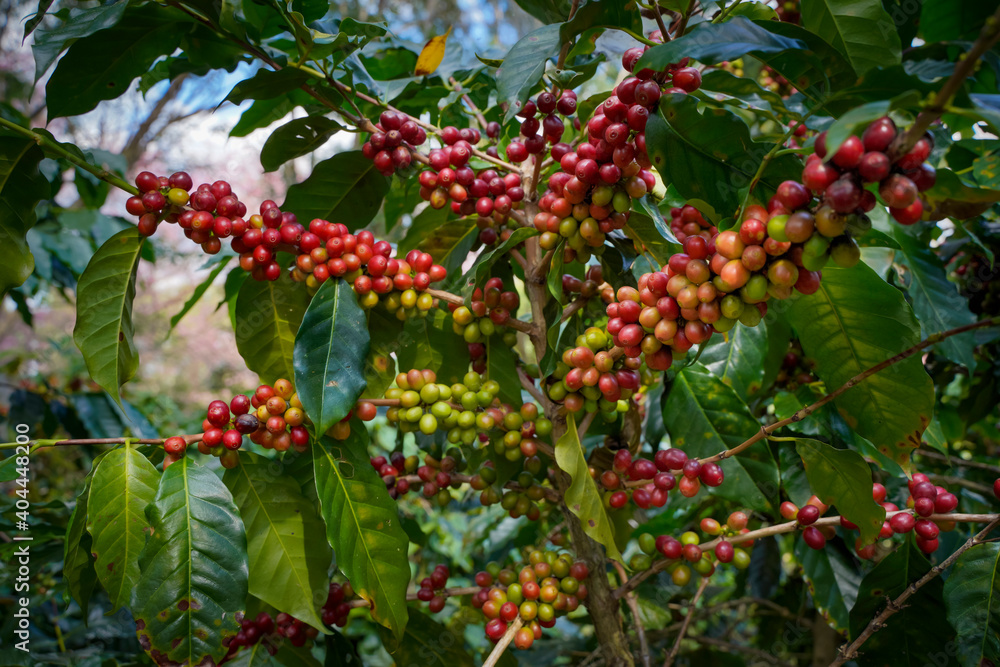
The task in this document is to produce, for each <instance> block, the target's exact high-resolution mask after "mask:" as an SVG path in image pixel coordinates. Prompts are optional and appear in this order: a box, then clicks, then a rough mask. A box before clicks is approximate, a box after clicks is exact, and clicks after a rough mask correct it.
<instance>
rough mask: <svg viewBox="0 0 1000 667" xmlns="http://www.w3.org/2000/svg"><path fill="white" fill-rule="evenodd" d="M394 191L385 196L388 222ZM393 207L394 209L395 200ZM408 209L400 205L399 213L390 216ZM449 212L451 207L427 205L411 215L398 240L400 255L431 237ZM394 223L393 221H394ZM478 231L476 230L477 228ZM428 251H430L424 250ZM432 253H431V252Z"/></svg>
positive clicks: (406, 211)
mask: <svg viewBox="0 0 1000 667" xmlns="http://www.w3.org/2000/svg"><path fill="white" fill-rule="evenodd" d="M393 194H394V191H390V193H389V194H388V195H387V196H386V199H385V204H386V222H388V218H389V217H390V215H389V204H390V202H392V201H393V200H392V197H393ZM393 204H394V209H395V202H393ZM409 212H410V211H409V210H408V209H404V208H403V207H402V206H400V207H399V213H398V214H394V215H392V216H391V217H393V218H398V217H400V216H401V215H402V214H404V213H409ZM450 214H451V209H450V208H449V207H447V206H445V207H444V208H433V207H431V206H427V207H425V208H424V210H422V211H420V213H418V214H417V215H415V216H413V220H412V222H410V226H409V227H407V229H406V236H404V237H403V240H402V241H400V242H399V253H400V254H401V255H404V256H405V255H406V253H408V252H410V251H411V250H413V249H414V248H419V247H420V246H421V245H422V244H425V243H426V242H427V241H429V240H430V239H431V237H432V236H433V235H434V234H435V232H436V231H437V230H438V229H440V228H441V227H442V226H443V225H445V224H446V221H447V220H448V217H449V215H450ZM394 224H395V223H394ZM477 231H478V230H477ZM425 252H430V251H425ZM431 254H432V255H433V253H431Z"/></svg>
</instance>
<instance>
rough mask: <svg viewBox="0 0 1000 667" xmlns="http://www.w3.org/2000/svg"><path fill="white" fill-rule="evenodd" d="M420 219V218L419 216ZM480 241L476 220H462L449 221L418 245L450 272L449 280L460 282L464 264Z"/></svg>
mask: <svg viewBox="0 0 1000 667" xmlns="http://www.w3.org/2000/svg"><path fill="white" fill-rule="evenodd" d="M418 217H419V216H418ZM478 240H479V228H478V227H477V226H476V223H475V220H474V219H471V218H460V219H458V220H449V221H447V222H445V223H443V224H441V225H440V226H439V227H437V229H435V230H434V231H432V232H430V233H429V234H428V235H426V236H424V237H423V240H420V241H419V243H418V244H417V246H416V247H417V248H419V249H420V251H421V252H426V253H429V254H430V255H431V257H433V258H434V262H435V263H436V264H440V265H441V266H443V267H444V268H445V269H447V270H448V280H449V282H451V281H452V280H456V281H457V280H458V279H460V278H461V275H462V264H463V263H464V262H465V260H466V258H467V257H468V256H469V252H470V251H471V250H472V247H473V246H474V245H475V244H476V241H478Z"/></svg>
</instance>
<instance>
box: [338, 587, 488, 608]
mask: <svg viewBox="0 0 1000 667" xmlns="http://www.w3.org/2000/svg"><path fill="white" fill-rule="evenodd" d="M480 590H482V589H481V588H479V586H468V587H466V588H444V589H441V590H439V591H435V594H437V595H441V596H443V597H446V598H450V597H456V596H461V595H475V594H476V593H478V592H479V591H480ZM406 599H407V600H418V599H419V598H418V597H417V592H416V591H413V592H410V593H407V594H406ZM347 606H348V607H350V608H351V609H357V608H362V607H369V606H371V603H370V602H369V601H368V600H363V599H357V600H351V601H350V602H348V603H347Z"/></svg>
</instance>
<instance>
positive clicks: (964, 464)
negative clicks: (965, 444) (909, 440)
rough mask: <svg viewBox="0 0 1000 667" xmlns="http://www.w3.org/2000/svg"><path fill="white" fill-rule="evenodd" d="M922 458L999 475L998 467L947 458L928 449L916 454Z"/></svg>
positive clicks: (953, 457) (951, 457)
mask: <svg viewBox="0 0 1000 667" xmlns="http://www.w3.org/2000/svg"><path fill="white" fill-rule="evenodd" d="M918 453H919V455H920V456H921V457H922V458H925V459H931V460H934V461H944V462H945V463H947V464H948V465H950V466H958V467H960V468H975V469H977V470H986V471H989V472H991V473H993V474H995V475H1000V467H997V466H991V465H990V464H989V463H980V462H979V461H966V460H965V459H962V458H958V457H955V456H948V455H946V454H941V453H940V452H935V451H932V450H929V449H921V450H920V452H918Z"/></svg>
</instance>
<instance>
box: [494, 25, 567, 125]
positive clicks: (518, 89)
mask: <svg viewBox="0 0 1000 667" xmlns="http://www.w3.org/2000/svg"><path fill="white" fill-rule="evenodd" d="M561 45H562V41H561V38H560V36H559V25H558V24H554V25H546V26H542V27H541V28H539V29H538V30H535V31H534V32H530V33H528V34H527V35H525V36H524V37H522V38H521V39H520V41H518V42H517V44H515V45H514V46H512V47H511V48H510V51H508V52H507V55H505V56H504V59H503V65H501V66H500V67H499V68H497V98H498V99H499V101H501V102H506V103H507V104H508V107H507V113H506V114H504V119H503V122H504V123H505V124H506V123H509V122H510V119H511V118H513V117H514V115H515V114H516V113H517V112H518V111H520V110H521V106H522V105H524V102H525V100H527V99H528V95H530V94H531V89H532V88H533V87H534V86H535V85H536V84H537V83H538V82H539V81H540V80H541V78H542V74H543V73H544V72H545V63H546V62H547V61H548V59H549V58H552V57H554V56H556V55H557V54H558V53H559V47H560V46H561Z"/></svg>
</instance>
